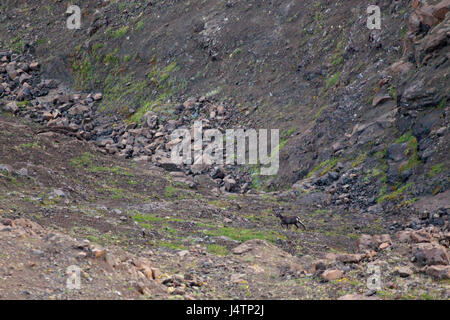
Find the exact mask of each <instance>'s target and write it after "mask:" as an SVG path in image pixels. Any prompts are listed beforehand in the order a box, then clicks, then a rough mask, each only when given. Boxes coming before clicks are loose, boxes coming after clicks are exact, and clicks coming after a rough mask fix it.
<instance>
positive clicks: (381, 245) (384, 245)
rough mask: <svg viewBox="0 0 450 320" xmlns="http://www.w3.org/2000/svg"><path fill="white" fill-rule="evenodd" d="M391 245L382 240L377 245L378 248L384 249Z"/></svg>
mask: <svg viewBox="0 0 450 320" xmlns="http://www.w3.org/2000/svg"><path fill="white" fill-rule="evenodd" d="M390 246H391V245H390V244H389V243H387V242H383V243H382V244H380V246H379V247H378V248H379V249H380V250H385V249H387V248H389V247H390Z"/></svg>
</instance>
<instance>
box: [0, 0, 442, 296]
mask: <svg viewBox="0 0 450 320" xmlns="http://www.w3.org/2000/svg"><path fill="white" fill-rule="evenodd" d="M376 2H377V3H376V4H377V5H379V6H380V8H381V13H382V25H381V30H369V29H368V28H367V26H366V21H367V14H366V6H367V3H366V2H365V1H352V2H351V3H350V2H348V1H325V0H319V1H302V2H299V1H297V2H295V1H271V2H265V1H262V2H261V1H246V2H238V1H189V2H184V1H145V2H142V1H121V0H117V1H101V2H99V1H83V3H81V4H80V7H81V10H82V27H81V29H79V30H68V29H67V28H66V26H65V23H66V19H67V17H68V15H67V14H65V11H66V9H67V7H66V5H67V4H66V3H64V2H61V1H50V0H44V1H41V2H40V3H39V4H37V3H36V2H33V1H5V2H3V3H2V4H1V5H0V28H1V30H2V31H3V30H4V31H6V32H2V33H1V34H0V110H1V113H0V127H1V131H0V148H1V153H0V216H1V217H2V220H1V226H0V238H1V239H2V243H5V244H6V245H5V246H4V249H3V250H4V251H3V252H1V256H2V257H3V258H4V259H2V260H1V261H0V275H1V277H2V278H3V279H5V280H7V281H5V282H2V283H1V284H0V297H1V298H33V299H34V298H45V299H53V298H55V299H62V298H118V299H120V298H139V297H146V298H168V297H176V298H185V299H196V298H218V299H220V298H236V297H237V298H258V299H260V298H277V299H308V298H333V299H334V298H339V297H343V298H352V299H354V298H357V299H359V298H398V299H405V298H423V299H428V298H432V299H438V298H446V297H448V294H449V287H448V278H449V277H450V269H449V249H448V247H449V222H448V210H449V200H448V199H449V191H448V186H449V160H448V157H447V155H448V153H449V150H448V145H447V143H448V141H449V132H448V119H447V118H446V115H447V113H448V102H447V101H448V99H449V89H448V88H449V85H448V84H449V79H448V78H449V64H450V62H449V55H448V41H449V40H448V39H449V35H450V21H449V19H450V14H448V11H449V10H450V3H449V1H448V0H442V1H428V2H425V1H418V0H414V1H383V0H380V1H376ZM194 121H201V123H202V126H203V128H217V129H219V130H221V131H222V132H224V130H225V129H227V128H236V127H243V128H279V129H280V132H281V143H280V172H279V173H278V175H276V176H271V177H265V176H262V175H259V169H260V167H259V166H245V167H242V166H234V165H226V166H208V165H204V164H201V163H200V161H198V162H197V161H196V162H195V163H194V164H193V165H183V166H176V165H174V164H173V163H172V162H171V161H170V159H169V155H170V151H171V149H172V148H173V147H174V145H176V144H177V143H178V142H179V141H176V140H172V138H171V133H172V132H173V131H174V130H175V129H179V128H191V126H192V125H193V123H194ZM195 160H204V159H195ZM277 212H282V213H283V215H296V216H297V215H299V216H300V218H301V220H302V221H303V222H304V223H305V224H306V226H307V230H301V229H298V230H296V229H295V230H294V229H292V226H291V229H289V230H286V229H283V228H282V227H281V226H280V225H279V220H278V218H277V217H276V216H275V215H274V214H275V213H277ZM74 264H75V265H78V266H80V267H81V268H82V270H83V283H88V285H86V286H85V287H83V289H81V291H76V292H66V290H65V288H64V287H63V286H64V283H65V277H66V276H67V275H66V273H65V270H66V268H67V267H68V266H69V265H74ZM373 265H376V266H379V267H380V268H381V272H382V282H383V286H382V289H377V290H372V289H368V288H367V281H366V280H367V278H368V277H369V276H370V275H368V273H367V272H368V269H369V266H373ZM51 266H53V267H51ZM39 267H42V268H45V269H48V270H49V271H48V273H46V275H45V277H42V276H40V275H39V274H35V273H33V270H34V269H35V268H39ZM25 277H27V278H29V279H30V282H28V283H26V284H24V285H23V287H24V288H23V290H22V288H20V289H18V290H11V288H12V287H13V286H15V284H16V283H20V281H21V279H23V278H25ZM223 279H226V281H225V282H224V281H223Z"/></svg>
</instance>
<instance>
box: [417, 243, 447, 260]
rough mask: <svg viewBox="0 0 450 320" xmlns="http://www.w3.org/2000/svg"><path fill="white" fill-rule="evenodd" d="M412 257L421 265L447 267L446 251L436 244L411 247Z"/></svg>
mask: <svg viewBox="0 0 450 320" xmlns="http://www.w3.org/2000/svg"><path fill="white" fill-rule="evenodd" d="M413 255H414V257H415V258H416V259H417V262H418V263H419V264H421V265H438V264H441V265H448V263H449V257H448V253H447V249H446V248H445V247H443V246H441V245H439V244H437V243H428V242H427V243H418V244H416V245H414V246H413Z"/></svg>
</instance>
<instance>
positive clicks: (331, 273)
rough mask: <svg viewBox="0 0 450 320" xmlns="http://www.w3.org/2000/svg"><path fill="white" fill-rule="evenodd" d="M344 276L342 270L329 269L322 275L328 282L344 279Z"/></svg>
mask: <svg viewBox="0 0 450 320" xmlns="http://www.w3.org/2000/svg"><path fill="white" fill-rule="evenodd" d="M343 276H344V273H343V272H342V271H341V270H337V269H328V270H325V271H324V272H323V273H322V274H321V277H322V279H324V280H326V281H333V280H337V279H340V278H342V277H343Z"/></svg>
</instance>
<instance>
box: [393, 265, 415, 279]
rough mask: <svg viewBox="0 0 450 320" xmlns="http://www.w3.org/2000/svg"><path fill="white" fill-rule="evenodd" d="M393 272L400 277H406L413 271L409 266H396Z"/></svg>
mask: <svg viewBox="0 0 450 320" xmlns="http://www.w3.org/2000/svg"><path fill="white" fill-rule="evenodd" d="M394 272H395V273H396V274H398V275H399V276H400V277H402V278H407V277H409V276H411V275H413V273H414V272H413V271H412V270H411V269H410V268H408V267H397V268H395V270H394Z"/></svg>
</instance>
